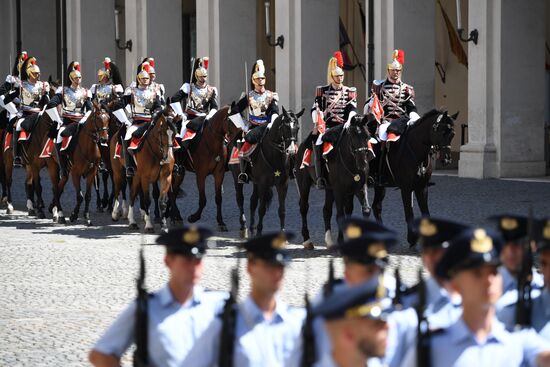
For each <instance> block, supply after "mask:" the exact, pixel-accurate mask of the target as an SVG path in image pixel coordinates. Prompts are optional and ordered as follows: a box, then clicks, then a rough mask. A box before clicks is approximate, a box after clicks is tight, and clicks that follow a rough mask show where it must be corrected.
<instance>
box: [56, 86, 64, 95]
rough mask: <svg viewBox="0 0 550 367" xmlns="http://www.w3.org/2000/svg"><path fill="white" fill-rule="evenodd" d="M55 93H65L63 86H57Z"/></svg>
mask: <svg viewBox="0 0 550 367" xmlns="http://www.w3.org/2000/svg"><path fill="white" fill-rule="evenodd" d="M55 94H63V87H57V89H56V90H55Z"/></svg>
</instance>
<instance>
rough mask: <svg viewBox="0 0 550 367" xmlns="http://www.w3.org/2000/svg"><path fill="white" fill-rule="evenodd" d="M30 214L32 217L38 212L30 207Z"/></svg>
mask: <svg viewBox="0 0 550 367" xmlns="http://www.w3.org/2000/svg"><path fill="white" fill-rule="evenodd" d="M28 214H29V216H30V217H34V216H35V215H36V212H35V211H34V209H29V211H28Z"/></svg>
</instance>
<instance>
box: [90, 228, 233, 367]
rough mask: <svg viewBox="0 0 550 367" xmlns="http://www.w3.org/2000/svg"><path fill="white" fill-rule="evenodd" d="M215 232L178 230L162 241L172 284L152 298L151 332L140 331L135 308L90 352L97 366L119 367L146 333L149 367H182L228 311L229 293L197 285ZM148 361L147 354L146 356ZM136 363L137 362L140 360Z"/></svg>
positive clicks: (149, 314)
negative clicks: (216, 320)
mask: <svg viewBox="0 0 550 367" xmlns="http://www.w3.org/2000/svg"><path fill="white" fill-rule="evenodd" d="M211 233H212V232H211V231H210V230H209V229H208V228H206V227H203V226H200V225H189V226H185V227H183V228H178V229H172V230H170V231H169V232H168V233H165V234H162V235H161V236H160V237H158V239H157V244H160V245H164V246H166V255H165V257H164V262H165V264H166V266H167V268H168V270H169V272H170V279H169V280H168V283H167V284H166V285H165V286H164V287H163V288H161V289H160V290H158V291H157V292H155V293H153V294H151V295H149V300H148V302H147V307H148V310H147V312H145V314H146V315H147V316H145V322H144V323H145V324H146V325H147V326H146V329H147V330H139V327H136V308H137V306H136V302H133V303H132V304H130V305H129V306H128V307H127V308H126V309H125V310H124V311H123V312H122V314H120V316H118V318H117V319H116V320H115V322H114V323H113V324H112V325H111V327H110V328H109V329H108V330H107V331H106V332H105V333H104V334H103V336H102V337H101V338H100V339H99V341H98V342H97V343H96V345H95V346H94V347H93V350H92V351H91V352H90V356H89V358H90V362H91V363H92V364H93V365H94V366H118V365H120V358H121V356H122V355H123V354H124V352H125V351H126V350H127V349H128V348H129V347H130V345H131V344H132V343H133V342H135V340H136V336H137V335H140V333H145V335H146V336H147V337H146V338H147V348H146V352H145V355H146V357H145V358H144V359H147V360H148V364H147V365H148V366H157V367H164V366H179V365H180V364H181V362H182V361H183V359H184V358H185V356H186V355H187V353H188V352H189V350H190V349H191V347H192V346H193V344H194V343H195V342H196V341H197V339H199V338H200V337H201V335H202V334H203V332H204V331H205V330H206V329H207V327H208V325H209V324H210V323H211V321H212V320H213V319H214V317H215V315H216V314H217V313H218V312H219V311H220V310H221V308H222V307H223V304H224V301H225V299H226V298H227V293H226V292H214V291H207V290H205V289H204V288H202V287H201V286H199V285H197V282H198V281H199V280H200V278H201V275H202V270H203V263H202V257H203V256H204V255H205V253H206V248H207V246H206V239H207V238H208V237H209V236H210V235H211ZM140 355H142V354H140ZM134 358H136V356H134Z"/></svg>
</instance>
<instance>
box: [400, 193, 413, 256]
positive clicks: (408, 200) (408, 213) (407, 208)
mask: <svg viewBox="0 0 550 367" xmlns="http://www.w3.org/2000/svg"><path fill="white" fill-rule="evenodd" d="M401 200H402V201H403V210H404V212H405V221H406V222H407V241H408V242H409V244H410V245H411V246H414V245H415V243H414V242H415V241H414V238H415V236H414V234H413V231H412V229H411V225H412V220H413V219H414V213H413V206H412V191H411V190H408V189H403V188H402V189H401Z"/></svg>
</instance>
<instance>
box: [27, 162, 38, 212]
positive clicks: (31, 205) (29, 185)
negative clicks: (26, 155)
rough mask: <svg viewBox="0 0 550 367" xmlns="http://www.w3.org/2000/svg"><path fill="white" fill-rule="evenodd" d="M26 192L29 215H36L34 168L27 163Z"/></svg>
mask: <svg viewBox="0 0 550 367" xmlns="http://www.w3.org/2000/svg"><path fill="white" fill-rule="evenodd" d="M25 194H26V196H27V210H28V215H29V216H34V215H36V212H35V211H34V186H33V183H32V169H31V166H30V165H27V177H26V178H25Z"/></svg>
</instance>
